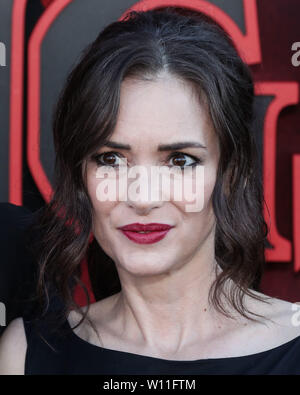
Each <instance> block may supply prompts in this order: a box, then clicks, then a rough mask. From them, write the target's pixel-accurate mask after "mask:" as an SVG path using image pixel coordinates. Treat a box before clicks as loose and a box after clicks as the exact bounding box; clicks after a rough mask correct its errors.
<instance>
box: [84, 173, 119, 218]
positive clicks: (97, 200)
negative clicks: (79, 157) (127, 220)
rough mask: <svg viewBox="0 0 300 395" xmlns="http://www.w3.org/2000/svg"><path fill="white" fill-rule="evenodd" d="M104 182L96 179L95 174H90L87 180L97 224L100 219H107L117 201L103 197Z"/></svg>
mask: <svg viewBox="0 0 300 395" xmlns="http://www.w3.org/2000/svg"><path fill="white" fill-rule="evenodd" d="M104 181H105V180H100V179H99V178H96V176H95V175H94V174H90V175H89V176H88V178H87V189H88V194H89V197H90V199H91V202H92V205H93V209H94V213H95V221H96V222H99V220H100V218H105V217H107V216H108V215H109V214H110V212H111V210H112V209H113V207H114V206H115V205H116V202H115V201H110V200H104V197H103V195H101V190H103V188H101V186H104Z"/></svg>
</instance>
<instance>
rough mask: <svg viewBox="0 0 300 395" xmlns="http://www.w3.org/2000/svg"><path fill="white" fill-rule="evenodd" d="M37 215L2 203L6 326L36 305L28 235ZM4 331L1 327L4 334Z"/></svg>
mask: <svg viewBox="0 0 300 395" xmlns="http://www.w3.org/2000/svg"><path fill="white" fill-rule="evenodd" d="M35 215H36V213H32V212H31V211H30V210H28V209H27V208H26V207H21V206H17V205H14V204H11V203H5V202H1V203H0V256H1V259H0V302H1V303H4V304H5V307H6V325H8V324H9V323H10V322H11V321H12V320H13V319H15V318H17V317H20V316H23V314H25V313H26V311H27V309H31V307H32V306H31V302H30V304H29V302H27V300H28V299H29V298H30V297H31V296H32V295H33V293H34V290H35V278H36V265H35V263H34V258H33V256H32V254H31V251H30V250H29V249H28V248H27V244H26V237H25V236H29V234H28V228H29V226H30V225H31V224H32V222H33V221H34V219H35ZM32 237H36V235H34V233H33V234H32ZM30 241H32V239H31V240H30ZM4 330H5V327H4V326H0V336H1V334H2V332H3V331H4Z"/></svg>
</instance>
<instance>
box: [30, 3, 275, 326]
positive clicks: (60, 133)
mask: <svg viewBox="0 0 300 395" xmlns="http://www.w3.org/2000/svg"><path fill="white" fill-rule="evenodd" d="M162 71H168V72H169V73H170V74H171V75H173V76H175V77H177V78H180V79H183V80H185V81H186V82H187V83H191V84H193V86H194V87H195V89H196V90H197V92H198V93H199V99H200V97H201V95H203V94H204V96H205V98H206V101H207V104H208V109H209V114H210V116H211V119H212V122H213V125H214V129H215V132H216V134H217V136H218V140H219V143H220V160H219V164H218V170H217V179H216V184H215V187H214V190H213V194H212V202H213V210H214V214H215V217H216V234H215V258H216V261H217V264H218V265H219V267H220V268H221V269H222V271H221V272H220V273H218V274H217V277H216V281H215V282H214V284H213V286H212V287H211V288H210V292H209V298H210V301H211V303H212V304H213V305H214V306H215V308H216V309H217V310H219V311H220V312H222V313H223V314H225V315H227V316H228V317H230V316H231V315H230V314H229V311H228V309H226V307H225V303H224V302H225V300H227V301H228V302H229V303H230V305H231V306H233V307H234V309H235V310H237V311H238V312H239V313H240V314H241V315H243V316H244V317H247V318H249V319H253V318H252V317H251V316H250V313H251V312H250V311H249V310H247V308H246V306H245V304H244V296H245V295H246V294H247V295H249V296H252V297H253V298H256V299H258V300H263V299H264V298H262V297H260V296H259V295H257V293H256V292H254V293H253V292H252V290H258V289H259V282H260V278H261V275H262V271H263V266H264V262H265V261H264V260H265V258H264V247H265V243H266V237H267V234H268V227H267V224H266V223H265V221H264V218H263V204H264V197H263V188H262V182H261V180H260V174H259V165H258V162H259V159H258V158H259V155H258V152H257V146H256V142H255V139H254V136H253V131H252V129H251V125H252V118H253V100H254V89H253V80H252V76H251V72H250V69H249V68H248V66H247V65H246V64H245V63H244V62H243V61H242V59H241V58H240V56H239V55H238V52H237V50H236V48H235V46H234V44H233V42H232V40H231V38H230V37H229V36H228V34H227V33H225V32H224V31H223V30H222V29H221V28H220V27H219V26H218V25H217V24H216V23H215V22H213V21H211V20H209V18H207V17H205V16H204V15H202V14H197V13H194V12H189V11H187V10H183V9H181V10H178V9H175V8H171V7H168V8H165V9H156V10H149V11H146V12H131V13H128V14H127V16H126V17H125V18H124V19H123V20H121V21H116V22H113V23H111V24H110V25H108V26H107V27H105V28H104V29H103V30H102V31H101V32H100V33H99V35H98V37H97V38H96V39H95V41H94V42H92V43H91V44H90V45H89V46H88V47H86V48H85V49H84V51H83V52H82V53H81V56H80V58H79V60H78V62H77V64H76V66H75V67H74V68H73V69H72V71H71V72H70V74H69V75H68V78H67V80H66V83H65V85H64V87H63V90H62V92H61V94H60V97H59V99H58V101H57V105H56V107H55V109H54V113H53V133H54V146H55V152H56V161H55V180H54V185H53V195H52V199H51V201H50V202H49V203H48V204H46V205H45V206H44V207H42V209H41V210H40V213H39V218H38V221H37V224H36V225H35V230H36V231H37V232H38V233H39V235H40V237H39V240H38V242H37V243H36V244H35V245H34V248H33V249H34V254H35V256H36V261H37V263H38V286H37V298H38V299H39V300H40V305H41V306H43V307H42V308H43V311H44V313H45V311H47V309H48V307H49V295H50V289H52V290H55V292H56V294H57V295H58V296H59V297H60V298H61V300H62V301H63V303H64V310H63V313H64V316H65V314H66V312H68V311H70V310H71V309H75V310H76V311H79V306H77V304H76V303H75V302H74V299H73V293H74V289H75V287H76V286H78V284H79V285H80V286H82V287H83V288H84V290H85V293H86V298H87V299H86V300H87V301H86V305H87V306H88V307H89V306H90V299H89V295H88V292H87V290H86V288H85V286H84V284H82V282H81V281H80V267H81V266H80V264H81V262H82V260H83V259H87V262H88V267H89V271H90V273H91V276H90V277H91V281H92V286H93V289H94V293H95V296H96V300H100V299H102V298H104V297H107V296H110V295H113V294H114V293H117V292H119V291H120V290H121V284H120V281H119V278H118V273H117V270H116V267H115V263H114V262H113V260H112V259H111V258H110V257H109V256H107V255H106V254H105V253H104V251H103V250H102V249H101V246H100V245H99V244H98V243H97V241H96V240H95V239H94V240H93V241H92V243H89V240H90V235H91V231H92V217H93V206H92V203H91V200H90V198H89V195H88V192H87V188H86V184H85V175H86V173H85V170H86V169H85V163H86V160H87V159H88V158H90V157H91V156H92V155H93V154H94V153H95V152H96V151H97V150H98V149H99V147H101V146H102V145H103V144H104V142H105V141H106V140H107V139H108V138H109V137H110V136H111V135H112V133H113V131H114V128H115V125H116V121H117V116H118V109H119V100H120V88H121V84H122V81H123V80H124V79H125V78H129V77H134V78H140V79H148V80H149V78H150V79H153V80H155V78H156V76H157V75H158V74H159V73H160V72H162ZM229 279H230V280H232V283H233V284H234V286H233V287H232V288H231V289H230V292H225V284H226V283H227V280H229ZM87 312H88V309H87V310H86V311H85V313H82V314H83V315H82V320H81V321H80V322H79V324H80V323H81V322H82V321H83V320H84V318H86V315H87ZM253 314H254V315H256V316H258V314H255V313H253ZM79 324H78V325H79Z"/></svg>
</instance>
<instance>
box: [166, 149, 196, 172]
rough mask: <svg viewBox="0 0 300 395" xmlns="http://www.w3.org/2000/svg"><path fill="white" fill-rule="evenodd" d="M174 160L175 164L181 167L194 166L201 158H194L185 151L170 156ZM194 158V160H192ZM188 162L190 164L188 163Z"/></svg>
mask: <svg viewBox="0 0 300 395" xmlns="http://www.w3.org/2000/svg"><path fill="white" fill-rule="evenodd" d="M170 159H171V160H172V161H173V164H174V166H178V167H181V168H184V167H193V166H196V165H197V164H198V163H200V162H201V161H200V159H197V158H194V157H192V156H190V155H187V154H184V153H181V152H180V153H177V154H175V155H173V156H172V157H171V158H170ZM191 160H192V162H191ZM186 162H188V164H186Z"/></svg>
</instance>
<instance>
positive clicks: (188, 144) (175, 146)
mask: <svg viewBox="0 0 300 395" xmlns="http://www.w3.org/2000/svg"><path fill="white" fill-rule="evenodd" d="M104 146H105V147H109V148H116V149H123V150H127V151H130V150H131V146H130V145H129V144H122V143H118V142H116V141H107V142H105V143H104ZM184 148H204V149H206V148H207V147H205V146H204V145H203V144H201V143H198V142H196V141H182V142H177V143H172V144H161V145H159V146H158V148H157V151H159V152H161V151H175V150H179V149H184Z"/></svg>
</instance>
